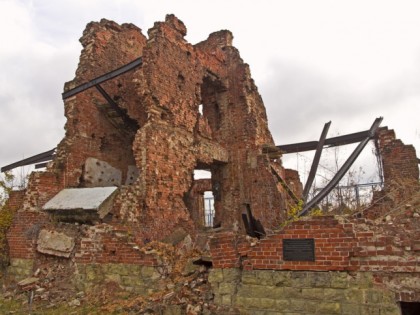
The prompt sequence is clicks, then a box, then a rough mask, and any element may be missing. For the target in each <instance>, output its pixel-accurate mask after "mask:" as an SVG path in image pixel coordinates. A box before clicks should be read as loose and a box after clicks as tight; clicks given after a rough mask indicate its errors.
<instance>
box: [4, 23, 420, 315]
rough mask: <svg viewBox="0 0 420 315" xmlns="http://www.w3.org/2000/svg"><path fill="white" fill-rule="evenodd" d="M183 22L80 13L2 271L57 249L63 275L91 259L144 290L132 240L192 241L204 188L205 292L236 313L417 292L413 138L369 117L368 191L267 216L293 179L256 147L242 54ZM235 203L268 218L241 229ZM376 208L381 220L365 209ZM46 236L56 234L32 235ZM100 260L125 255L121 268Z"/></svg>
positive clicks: (272, 155) (297, 188)
mask: <svg viewBox="0 0 420 315" xmlns="http://www.w3.org/2000/svg"><path fill="white" fill-rule="evenodd" d="M186 31H187V30H186V27H185V26H184V24H183V23H182V22H181V21H180V20H178V19H177V18H176V17H175V16H173V15H168V16H167V17H166V20H165V22H157V23H155V25H154V27H153V28H151V29H150V30H149V31H148V37H147V38H146V36H145V35H143V34H142V32H141V30H140V29H139V28H138V27H136V26H134V25H132V24H123V25H118V24H116V23H114V22H111V21H107V20H102V21H100V22H92V23H90V24H88V26H87V27H86V29H85V31H84V33H83V37H82V38H81V43H82V45H83V50H82V53H81V56H80V62H79V65H78V68H77V70H76V77H75V78H74V79H73V80H72V81H70V82H68V83H66V84H65V89H64V90H65V91H64V93H63V98H64V107H65V115H66V118H67V123H66V126H65V130H66V134H65V137H64V139H63V140H62V141H61V143H60V144H59V145H58V147H57V151H56V155H55V157H54V159H53V161H51V162H50V163H49V164H48V166H47V168H46V170H45V171H43V172H34V173H32V174H31V177H30V180H29V185H28V187H27V189H26V191H24V192H20V193H15V194H14V195H12V196H11V199H10V200H9V205H10V206H12V207H14V208H15V209H16V210H17V214H16V216H15V220H14V222H13V225H12V227H11V228H10V230H9V233H8V241H9V246H10V258H11V267H10V268H9V269H10V273H11V274H16V275H20V276H22V275H30V274H32V271H33V270H34V269H36V266H39V265H40V262H42V261H44V260H45V259H46V258H45V257H44V256H48V257H50V256H52V257H60V258H55V259H68V258H70V259H71V265H72V268H73V269H74V272H75V274H76V275H77V276H76V277H75V281H76V282H77V281H79V282H85V283H88V282H89V281H90V282H94V281H96V280H97V279H96V278H95V277H94V276H90V273H89V272H88V270H89V268H96V269H95V270H96V271H95V272H96V274H97V273H98V271H97V270H98V269H100V270H101V271H100V273H101V274H102V276H103V274H105V275H106V274H111V276H110V277H108V278H107V277H106V276H105V278H106V279H111V278H112V279H113V280H115V281H117V282H119V283H120V285H121V286H123V287H130V288H131V289H133V288H134V289H133V290H138V291H141V290H143V291H141V292H143V293H144V292H146V291H144V288H145V284H144V281H146V280H147V281H149V283H148V284H147V286H149V287H150V288H155V287H154V284H151V283H152V282H153V279H149V278H147V277H146V278H145V279H143V280H142V281H143V282H142V281H140V282H141V283H140V282H139V283H140V284H138V285H137V284H136V283H134V284H133V281H132V279H129V277H128V275H129V274H130V273H133V274H136V275H138V273H136V272H135V271H133V270H134V269H135V268H136V266H143V267H145V268H146V267H147V268H151V270H153V268H158V267H159V264H160V262H159V259H157V258H156V257H155V256H154V255H153V254H152V253H148V252H145V251H142V250H139V248H141V247H142V246H145V245H146V244H148V243H149V242H151V241H167V240H168V239H172V240H173V239H174V237H175V238H176V236H177V235H179V234H182V237H181V238H182V239H183V240H185V236H186V235H187V234H188V238H189V239H190V241H191V242H192V243H194V244H198V243H200V242H201V241H202V238H203V235H202V232H203V228H204V213H203V194H204V192H205V191H209V190H210V191H212V192H213V195H214V199H215V211H216V212H215V213H216V216H215V225H220V226H221V227H222V231H221V232H217V233H216V232H214V233H212V232H209V235H210V236H208V237H209V238H208V239H210V240H211V241H210V242H209V245H208V246H209V247H206V246H205V245H203V246H201V248H203V249H209V250H210V253H211V256H212V263H213V268H214V269H213V271H212V272H211V274H210V276H211V277H210V282H211V283H212V285H213V290H214V293H215V302H216V303H218V304H220V305H227V306H231V307H236V308H239V309H240V310H243V311H244V312H245V311H247V312H250V313H252V314H254V313H255V314H256V312H258V311H261V310H264V311H266V312H267V314H283V312H284V313H287V312H294V313H296V314H315V313H317V314H350V313H351V314H399V313H398V310H399V309H398V305H397V304H396V303H397V302H406V303H415V302H417V303H418V302H420V291H419V290H420V284H419V282H420V281H419V272H420V269H419V268H420V266H419V264H420V262H419V256H420V255H419V251H420V243H419V242H420V240H419V231H418V223H419V219H418V215H416V214H418V213H419V210H420V208H419V207H420V200H417V199H415V198H416V196H417V197H418V192H419V183H418V178H419V171H418V164H417V158H416V153H415V151H414V149H413V147H411V146H406V145H404V144H403V143H402V142H401V141H399V140H395V135H393V134H392V131H389V130H387V129H380V130H379V131H378V133H377V139H378V143H379V147H380V150H381V156H382V163H383V168H384V176H385V188H384V190H383V191H382V192H380V193H378V194H377V195H376V196H375V198H376V199H375V200H376V202H375V203H373V204H372V207H370V208H369V209H366V211H364V212H363V213H360V214H359V216H358V217H348V218H334V217H332V216H325V217H319V218H313V219H309V220H303V221H299V222H295V223H293V224H292V225H289V226H288V227H287V228H285V229H283V230H281V231H278V230H279V228H280V224H281V223H282V222H284V221H285V219H286V210H287V208H288V205H289V204H290V203H291V202H293V200H292V197H291V196H300V195H301V194H302V187H301V184H300V182H299V178H298V174H297V172H296V171H293V170H285V169H284V168H283V167H282V165H281V159H280V153H279V152H276V151H274V152H272V151H271V152H269V153H267V152H268V151H270V150H268V151H267V148H274V147H275V144H274V142H273V139H272V136H271V134H270V131H269V129H268V125H267V117H266V112H265V108H264V104H263V102H262V99H261V97H260V95H259V93H258V90H257V87H256V86H255V84H254V82H253V80H252V78H251V75H250V70H249V67H248V65H247V64H246V63H244V62H243V60H242V59H241V57H240V55H239V52H238V50H237V49H236V48H234V47H233V46H232V39H233V36H232V34H231V33H230V32H229V31H219V32H216V33H212V34H210V36H209V37H208V39H207V40H205V41H203V42H200V43H198V44H196V45H192V44H190V43H188V42H187V41H186V40H185V39H184V37H185V35H186ZM127 65H129V66H128V67H127ZM116 69H117V70H118V69H120V71H119V72H118V73H117V74H116V73H115V70H116ZM110 73H113V74H115V75H111V74H110ZM106 74H109V75H108V76H106ZM104 75H105V76H104ZM195 170H210V172H211V180H195V179H194V171H195ZM290 190H291V191H290ZM413 196H414V197H413ZM410 198H411V199H410ZM413 198H414V199H413ZM246 204H248V205H249V206H250V208H251V209H252V213H253V216H254V217H255V218H256V219H257V220H258V221H259V222H260V224H261V225H262V226H263V227H264V228H265V229H266V230H267V231H270V233H268V234H267V236H266V237H265V238H264V239H263V240H261V241H257V240H255V242H256V243H255V242H254V241H250V239H249V238H248V237H246V236H245V227H244V224H243V221H242V213H244V211H245V205H246ZM407 205H409V206H407ZM390 211H391V213H392V217H393V218H394V219H395V221H394V222H391V223H392V224H391V223H390V222H388V221H386V222H384V221H381V218H382V216H385V215H389V213H390ZM407 213H409V214H407ZM394 214H395V215H394ZM374 220H376V221H374ZM180 231H182V232H180ZM407 231H409V232H410V234H409V236H407V234H406V232H407ZM183 233H184V234H185V235H184V234H183ZM54 237H56V238H57V239H60V240H61V241H59V242H58V243H59V244H57V243H55V244H51V242H48V238H54ZM284 239H311V240H313V244H314V245H313V246H314V251H315V252H314V253H315V256H314V258H313V260H309V261H307V260H305V261H295V260H292V261H285V259H283V258H284V257H283V243H282V242H283V241H284ZM253 242H254V243H253ZM173 243H178V242H177V241H174V242H173ZM204 243H205V241H204ZM62 257H64V258H62ZM50 258H51V257H50ZM50 258H48V259H50ZM51 259H54V258H51ZM111 265H112V266H113V265H120V266H125V267H124V268H128V269H130V268H132V269H130V270H131V271H130V272H129V273H128V275H127V272H126V269H124V270H125V271H124V275H127V277H125V278H124V277H122V276H121V274H118V275H117V274H115V271H111V269H109V268H108V267H109V266H111ZM93 266H95V267H93ZM107 268H108V269H107ZM136 270H137V269H136ZM142 270H143V269H142ZM326 271H330V273H326ZM113 272H114V273H113ZM142 272H143V271H142ZM112 275H113V276H112ZM282 279H283V280H282ZM317 279H318V280H317ZM413 279H414V280H413ZM154 280H156V279H154ZM155 282H156V281H155ZM261 285H262V286H264V287H265V291H267V290H269V291H270V292H271V293H270V294H268V295H267V294H265V293H262V292H263V290H264V289H261V288H260V287H259V286H261ZM358 287H360V288H361V291H360V292H361V293H360V292H359V291H357V288H358ZM156 288H157V287H156ZM267 288H268V289H267ZM356 291H357V292H356ZM273 292H276V293H273ZM394 293H395V296H394V295H393V294H394ZM308 299H309V300H310V302H308V303H304V302H303V301H305V300H308ZM292 300H293V301H294V303H292V302H291V301H292ZM378 305H380V307H379V308H378ZM375 307H376V308H377V309H378V310H379V311H378V312H377V313H375V311H373V310H374V309H375ZM355 310H356V311H355ZM370 310H372V311H371V312H370ZM270 312H271V313H270ZM275 312H277V313H275ZM369 312H370V313H369Z"/></svg>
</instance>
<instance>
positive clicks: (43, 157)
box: [0, 148, 55, 172]
mask: <svg viewBox="0 0 420 315" xmlns="http://www.w3.org/2000/svg"><path fill="white" fill-rule="evenodd" d="M54 156H55V148H54V149H51V150H49V151H46V152H43V153H39V154H37V155H34V156H31V157H28V158H26V159H23V160H20V161H17V162H14V163H12V164H9V165H6V166H3V167H2V168H1V169H0V171H1V172H7V171H10V170H12V169H14V168H16V167H20V166H26V165H32V164H35V163H39V162H45V161H50V160H52V159H53V158H54Z"/></svg>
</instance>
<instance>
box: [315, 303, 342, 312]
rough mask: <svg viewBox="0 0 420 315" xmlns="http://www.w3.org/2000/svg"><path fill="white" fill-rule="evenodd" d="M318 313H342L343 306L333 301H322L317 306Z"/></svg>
mask: <svg viewBox="0 0 420 315" xmlns="http://www.w3.org/2000/svg"><path fill="white" fill-rule="evenodd" d="M317 313H318V314H325V315H327V314H328V315H329V314H331V315H332V314H334V315H335V314H337V315H339V314H341V307H340V304H339V303H331V302H324V301H320V302H319V304H318V307H317Z"/></svg>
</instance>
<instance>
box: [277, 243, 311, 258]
mask: <svg viewBox="0 0 420 315" xmlns="http://www.w3.org/2000/svg"><path fill="white" fill-rule="evenodd" d="M283 260H285V261H315V241H314V239H313V238H291V239H283Z"/></svg>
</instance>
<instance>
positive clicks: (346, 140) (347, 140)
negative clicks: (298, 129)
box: [277, 130, 369, 154]
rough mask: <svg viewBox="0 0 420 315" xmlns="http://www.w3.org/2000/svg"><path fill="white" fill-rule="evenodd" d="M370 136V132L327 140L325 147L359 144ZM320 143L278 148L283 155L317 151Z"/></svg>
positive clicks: (289, 145) (287, 145)
mask: <svg viewBox="0 0 420 315" xmlns="http://www.w3.org/2000/svg"><path fill="white" fill-rule="evenodd" d="M368 134H369V130H366V131H361V132H356V133H351V134H348V135H343V136H338V137H333V138H329V139H326V140H325V143H324V145H325V146H328V147H336V146H339V145H345V144H351V143H357V142H360V141H362V140H363V139H364V138H366V137H367V136H368ZM318 142H319V141H308V142H300V143H292V144H283V145H278V146H277V147H278V148H279V149H280V150H281V151H282V153H283V154H287V153H296V152H305V151H312V150H315V149H316V148H317V146H318Z"/></svg>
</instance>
